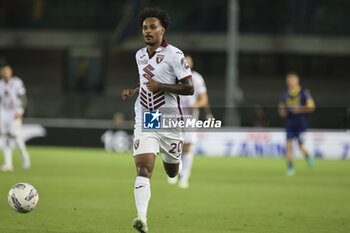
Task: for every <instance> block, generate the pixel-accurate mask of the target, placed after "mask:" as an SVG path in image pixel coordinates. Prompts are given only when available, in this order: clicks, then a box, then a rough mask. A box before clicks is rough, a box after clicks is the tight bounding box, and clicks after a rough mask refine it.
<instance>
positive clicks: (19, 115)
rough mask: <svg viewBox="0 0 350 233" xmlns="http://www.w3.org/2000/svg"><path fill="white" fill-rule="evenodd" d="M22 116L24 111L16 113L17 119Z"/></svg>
mask: <svg viewBox="0 0 350 233" xmlns="http://www.w3.org/2000/svg"><path fill="white" fill-rule="evenodd" d="M22 116H23V113H20V112H19V113H17V114H16V115H15V119H21V118H22Z"/></svg>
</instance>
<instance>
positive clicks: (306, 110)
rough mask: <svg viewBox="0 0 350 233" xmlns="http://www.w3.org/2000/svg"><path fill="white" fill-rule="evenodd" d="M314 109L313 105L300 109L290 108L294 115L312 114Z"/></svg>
mask: <svg viewBox="0 0 350 233" xmlns="http://www.w3.org/2000/svg"><path fill="white" fill-rule="evenodd" d="M315 109H316V107H315V105H306V106H301V107H295V108H292V110H291V111H292V112H293V113H294V114H303V113H312V112H314V111H315Z"/></svg>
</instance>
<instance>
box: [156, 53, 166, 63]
mask: <svg viewBox="0 0 350 233" xmlns="http://www.w3.org/2000/svg"><path fill="white" fill-rule="evenodd" d="M164 57H165V56H164V55H163V54H157V57H156V62H157V64H159V63H161V62H162V61H163V59H164Z"/></svg>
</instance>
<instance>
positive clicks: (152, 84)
mask: <svg viewBox="0 0 350 233" xmlns="http://www.w3.org/2000/svg"><path fill="white" fill-rule="evenodd" d="M145 78H146V79H147V80H148V82H145V83H144V84H146V86H147V88H148V90H150V91H152V92H156V91H159V88H160V87H159V86H160V85H159V82H157V81H155V80H154V79H152V78H149V77H145Z"/></svg>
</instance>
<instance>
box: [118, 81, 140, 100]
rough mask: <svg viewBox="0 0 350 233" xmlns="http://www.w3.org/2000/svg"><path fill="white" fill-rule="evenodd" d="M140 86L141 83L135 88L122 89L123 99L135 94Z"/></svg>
mask: <svg viewBox="0 0 350 233" xmlns="http://www.w3.org/2000/svg"><path fill="white" fill-rule="evenodd" d="M139 88H140V84H138V85H137V86H136V87H134V88H133V89H124V90H123V91H122V100H128V99H129V98H130V97H132V96H134V95H135V94H136V93H137V92H138V91H139Z"/></svg>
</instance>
